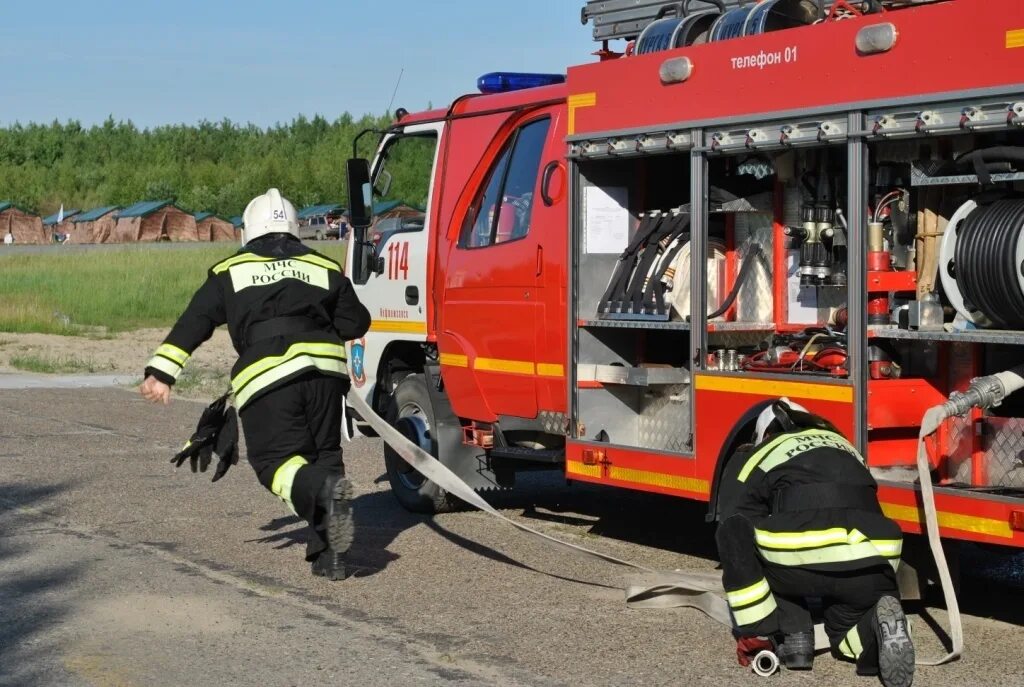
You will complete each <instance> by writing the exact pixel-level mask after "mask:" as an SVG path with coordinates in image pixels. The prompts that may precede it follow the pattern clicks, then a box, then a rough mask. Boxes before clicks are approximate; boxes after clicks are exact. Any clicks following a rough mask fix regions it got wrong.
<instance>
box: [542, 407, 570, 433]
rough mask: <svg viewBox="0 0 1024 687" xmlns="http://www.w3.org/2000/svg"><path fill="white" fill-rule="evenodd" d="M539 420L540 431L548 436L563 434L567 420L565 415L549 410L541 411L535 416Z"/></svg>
mask: <svg viewBox="0 0 1024 687" xmlns="http://www.w3.org/2000/svg"><path fill="white" fill-rule="evenodd" d="M537 419H538V420H540V426H541V429H543V430H544V431H545V432H547V433H548V434H565V430H566V427H568V426H569V425H568V421H569V418H568V416H567V415H566V414H565V413H556V412H554V411H550V410H542V411H541V412H540V414H539V415H538V416H537Z"/></svg>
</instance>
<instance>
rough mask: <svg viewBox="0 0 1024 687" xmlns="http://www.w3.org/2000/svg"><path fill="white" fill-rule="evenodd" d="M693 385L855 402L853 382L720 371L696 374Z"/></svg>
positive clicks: (771, 394) (801, 397) (760, 393)
mask: <svg viewBox="0 0 1024 687" xmlns="http://www.w3.org/2000/svg"><path fill="white" fill-rule="evenodd" d="M694 388H696V389H697V390H698V391H728V392H730V393H735V394H753V395H756V396H768V397H774V398H780V397H782V396H787V397H789V398H792V399H793V400H801V399H809V400H816V401H832V402H834V403H853V386H852V385H848V384H847V385H843V384H812V383H808V382H783V381H780V380H773V379H748V378H747V377H746V376H743V377H724V376H718V375H709V374H701V375H695V378H694Z"/></svg>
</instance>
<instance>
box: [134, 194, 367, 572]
mask: <svg viewBox="0 0 1024 687" xmlns="http://www.w3.org/2000/svg"><path fill="white" fill-rule="evenodd" d="M243 221H244V229H243V232H242V242H243V245H242V249H241V250H240V251H239V252H238V253H237V254H235V255H234V256H232V257H230V258H228V259H226V260H223V261H221V262H219V263H217V264H216V265H214V266H213V267H211V268H210V270H209V272H208V275H207V279H206V282H205V283H204V284H203V285H202V286H201V287H200V288H199V290H198V291H197V292H196V294H195V296H193V298H192V301H191V303H189V305H188V308H187V309H186V310H185V312H184V313H183V314H182V315H181V317H180V318H179V319H178V322H177V323H176V324H175V325H174V328H173V329H172V330H171V333H170V334H169V335H168V336H167V338H166V339H165V340H164V343H163V344H161V346H160V347H159V348H157V350H156V353H155V354H154V356H153V358H152V359H151V360H150V361H149V363H148V365H147V367H146V373H145V374H146V378H145V381H144V382H143V384H142V387H141V389H140V391H141V392H142V395H143V396H144V397H145V398H147V399H148V400H151V401H154V402H163V403H167V402H168V399H169V397H170V387H171V386H172V385H173V384H174V381H175V379H176V378H177V377H178V374H179V373H180V372H181V370H182V367H183V366H184V365H185V363H186V361H187V360H188V358H189V356H191V354H192V352H193V351H194V350H195V349H196V348H198V347H199V345H200V344H202V343H203V342H204V341H206V340H207V339H209V338H210V336H211V335H212V334H213V330H214V329H215V328H216V327H218V326H219V325H222V324H225V323H226V324H227V325H228V332H229V333H230V335H231V341H232V343H233V344H234V347H235V350H236V351H238V355H239V357H238V361H237V362H236V363H235V365H234V367H233V369H232V373H231V377H232V378H231V387H232V391H233V393H234V403H235V406H236V407H237V408H238V413H239V415H240V417H241V421H242V428H243V431H244V432H245V440H246V446H247V450H248V455H249V462H250V463H251V464H252V467H253V469H254V470H255V471H256V475H257V477H258V478H259V481H260V483H261V484H262V485H263V486H265V487H266V488H267V489H269V490H270V491H272V492H273V493H274V494H276V495H277V496H278V497H279V498H280V499H281V500H282V501H284V502H285V504H287V505H288V507H289V508H290V509H291V510H292V511H293V512H294V513H295V514H296V515H298V516H299V517H301V518H302V519H304V520H306V521H307V522H308V523H309V524H310V527H311V535H310V537H309V541H308V545H307V547H306V559H307V560H308V561H312V570H313V573H314V574H317V575H323V576H326V577H328V578H330V579H344V576H345V564H344V559H343V556H344V554H345V552H346V551H347V550H348V548H349V546H350V545H351V543H352V538H353V535H354V526H353V523H352V516H351V504H350V499H351V485H350V483H349V481H348V480H347V479H346V478H345V469H344V464H343V463H342V453H341V419H342V412H343V407H342V404H343V403H344V395H345V394H346V393H347V392H348V389H349V381H348V376H347V372H346V359H345V347H344V342H345V341H350V340H353V339H358V338H359V337H361V336H363V335H364V334H365V333H366V331H367V329H368V328H369V326H370V314H369V312H367V310H366V308H365V307H364V306H363V305H362V304H361V303H360V302H359V299H358V298H357V296H356V294H355V292H354V291H353V289H352V285H351V283H350V282H349V280H348V278H347V277H346V276H345V275H344V273H343V271H342V268H341V266H340V265H339V264H338V263H337V262H335V261H334V260H331V259H330V258H327V257H325V256H323V255H320V254H319V253H317V252H315V251H313V250H312V249H310V248H309V247H307V246H305V245H304V244H303V243H302V242H301V241H299V239H298V237H297V234H298V224H297V219H296V214H295V208H294V207H293V206H292V204H291V203H290V202H288V201H287V200H286V199H285V198H283V197H282V196H281V194H280V192H279V191H278V190H277V189H270V190H269V191H268V192H267V193H266V194H264V195H262V196H258V197H257V198H254V199H253V200H252V201H251V202H250V203H249V205H248V207H246V210H245V213H244V215H243Z"/></svg>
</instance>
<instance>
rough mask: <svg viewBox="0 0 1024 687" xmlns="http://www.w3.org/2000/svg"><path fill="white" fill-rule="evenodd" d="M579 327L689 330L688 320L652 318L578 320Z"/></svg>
mask: <svg viewBox="0 0 1024 687" xmlns="http://www.w3.org/2000/svg"><path fill="white" fill-rule="evenodd" d="M576 324H577V325H578V326H580V327H607V328H609V329H670V330H675V331H683V332H685V331H689V329H690V323H689V322H657V321H653V320H579V321H578V322H577V323H576Z"/></svg>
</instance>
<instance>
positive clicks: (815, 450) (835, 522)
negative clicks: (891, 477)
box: [722, 429, 903, 571]
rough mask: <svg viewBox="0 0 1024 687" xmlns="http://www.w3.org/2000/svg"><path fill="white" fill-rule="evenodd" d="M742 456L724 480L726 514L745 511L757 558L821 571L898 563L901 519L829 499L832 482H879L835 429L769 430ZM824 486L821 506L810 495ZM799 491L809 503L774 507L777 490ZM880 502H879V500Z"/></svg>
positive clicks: (859, 485) (852, 485)
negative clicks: (775, 432) (774, 432)
mask: <svg viewBox="0 0 1024 687" xmlns="http://www.w3.org/2000/svg"><path fill="white" fill-rule="evenodd" d="M737 460H742V463H741V464H740V465H741V467H739V472H738V473H736V472H733V473H732V474H734V475H735V477H734V478H732V479H731V484H723V489H724V490H725V491H724V492H723V494H728V496H726V497H724V498H723V510H722V519H723V520H725V519H726V518H728V517H730V516H731V515H735V514H740V515H743V516H745V517H746V518H748V519H749V520H750V521H751V523H752V524H753V525H754V533H755V544H756V546H757V551H758V554H759V555H760V557H761V558H762V559H763V560H764V561H765V562H767V563H770V564H774V565H779V566H792V567H802V568H810V569H817V570H832V571H844V570H858V569H863V568H868V567H873V566H878V565H891V566H892V567H894V568H895V567H897V566H898V565H899V560H900V554H901V553H902V548H903V535H902V533H901V531H900V529H899V526H898V525H897V524H896V523H895V522H893V521H892V520H889V519H888V518H886V517H885V516H884V515H883V514H882V512H881V508H873V507H872V504H871V503H867V504H865V505H864V506H863V507H857V508H850V507H846V508H843V507H839V506H838V505H836V504H834V503H832V504H830V502H829V497H828V494H834V493H835V487H836V486H837V485H838V486H839V487H840V489H845V488H847V487H849V489H850V490H851V491H853V490H862V491H864V490H867V493H868V495H869V496H868V501H871V500H872V499H871V497H870V494H871V491H873V490H876V489H877V484H876V483H875V480H874V478H873V477H872V476H871V473H870V471H869V470H868V468H867V466H866V465H865V462H864V458H863V456H861V455H860V453H859V452H858V451H857V449H856V448H855V447H854V446H853V445H852V444H851V443H850V442H849V441H847V440H846V439H845V438H844V437H843V436H841V435H840V434H837V433H835V432H830V431H826V430H819V429H808V430H802V431H798V432H789V433H785V434H781V435H778V436H775V437H772V438H770V439H768V440H766V441H765V442H763V443H762V444H761V445H760V446H757V447H755V448H754V449H753V450H752V451H751V453H750V454H749V456H748V457H746V458H744V457H743V456H742V455H738V456H737ZM815 485H821V487H820V489H821V493H822V498H821V500H820V505H819V503H818V501H817V500H816V499H815V498H813V496H814V495H815V494H816V493H817V492H816V491H815V489H816V488H815ZM791 487H796V488H798V489H796V491H800V492H802V493H803V494H804V495H805V496H806V495H808V494H810V496H811V497H812V498H810V499H806V498H805V499H803V500H804V501H807V502H809V503H808V505H806V507H805V506H803V505H801V506H800V507H798V508H782V509H777V508H776V505H777V504H778V502H779V500H778V497H779V496H780V494H782V493H784V492H785V490H787V489H789V488H791ZM875 504H877V501H875Z"/></svg>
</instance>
